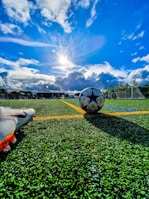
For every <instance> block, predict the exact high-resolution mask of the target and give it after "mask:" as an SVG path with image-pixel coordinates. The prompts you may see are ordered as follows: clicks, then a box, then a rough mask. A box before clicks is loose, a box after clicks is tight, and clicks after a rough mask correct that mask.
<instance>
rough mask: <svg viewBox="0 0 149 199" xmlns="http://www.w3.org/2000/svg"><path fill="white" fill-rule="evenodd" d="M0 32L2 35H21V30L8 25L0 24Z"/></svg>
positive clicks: (13, 25)
mask: <svg viewBox="0 0 149 199" xmlns="http://www.w3.org/2000/svg"><path fill="white" fill-rule="evenodd" d="M0 30H1V31H2V32H3V33H4V34H12V35H20V34H21V33H22V30H21V28H20V27H19V26H17V25H15V24H9V23H6V24H2V23H0Z"/></svg>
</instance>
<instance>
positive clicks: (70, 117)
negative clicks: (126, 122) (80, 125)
mask: <svg viewBox="0 0 149 199" xmlns="http://www.w3.org/2000/svg"><path fill="white" fill-rule="evenodd" d="M100 113H101V114H100ZM103 114H104V115H105V116H124V115H148V114H149V111H138V112H113V113H102V112H99V113H98V114H76V115H53V116H37V117H34V118H33V120H35V121H39V120H53V119H75V118H79V119H80V118H93V117H102V116H103Z"/></svg>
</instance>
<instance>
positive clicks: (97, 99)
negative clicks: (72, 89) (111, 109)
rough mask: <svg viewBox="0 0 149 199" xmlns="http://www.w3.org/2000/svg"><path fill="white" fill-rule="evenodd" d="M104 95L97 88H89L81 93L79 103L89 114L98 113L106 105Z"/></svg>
mask: <svg viewBox="0 0 149 199" xmlns="http://www.w3.org/2000/svg"><path fill="white" fill-rule="evenodd" d="M104 102H105V97H104V94H103V93H102V92H101V91H100V90H99V89H98V88H95V87H88V88H85V89H84V90H82V91H81V93H80V95H79V103H80V106H81V108H82V109H84V110H85V111H86V112H87V113H97V112H98V111H99V110H100V109H101V108H102V107H103V105H104Z"/></svg>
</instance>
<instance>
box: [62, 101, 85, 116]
mask: <svg viewBox="0 0 149 199" xmlns="http://www.w3.org/2000/svg"><path fill="white" fill-rule="evenodd" d="M61 102H63V103H65V104H66V105H68V106H70V107H71V108H73V109H74V110H76V111H77V112H79V113H82V114H85V113H86V112H85V111H84V110H83V109H81V108H79V107H78V106H75V105H73V104H71V103H69V102H66V101H64V100H61Z"/></svg>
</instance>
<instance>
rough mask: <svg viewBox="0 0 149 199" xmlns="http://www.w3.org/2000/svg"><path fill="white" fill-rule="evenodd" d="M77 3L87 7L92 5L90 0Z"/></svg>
mask: <svg viewBox="0 0 149 199" xmlns="http://www.w3.org/2000/svg"><path fill="white" fill-rule="evenodd" d="M77 5H78V6H80V7H82V8H85V9H87V8H88V7H89V6H90V0H80V1H79V2H78V4H77Z"/></svg>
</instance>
